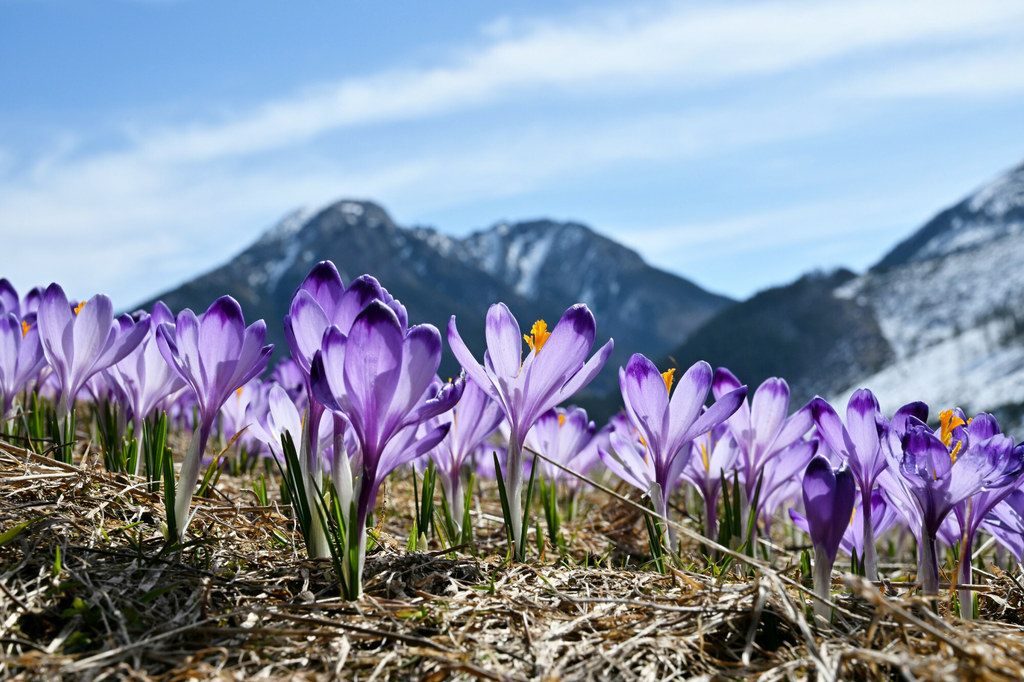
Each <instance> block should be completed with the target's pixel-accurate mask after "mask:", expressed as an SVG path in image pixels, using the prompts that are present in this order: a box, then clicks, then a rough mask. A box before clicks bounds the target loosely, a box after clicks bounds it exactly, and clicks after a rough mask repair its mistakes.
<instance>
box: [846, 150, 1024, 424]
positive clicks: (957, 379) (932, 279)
mask: <svg viewBox="0 0 1024 682" xmlns="http://www.w3.org/2000/svg"><path fill="white" fill-rule="evenodd" d="M835 294H836V295H837V296H839V297H842V298H846V299H847V300H855V301H862V302H867V303H868V304H869V305H870V306H871V308H872V309H873V311H874V314H875V318H876V320H877V321H878V324H879V328H880V329H881V330H882V334H883V335H884V336H885V338H886V340H887V341H888V342H889V344H890V346H891V347H892V349H893V354H894V358H893V360H892V361H891V362H889V363H887V364H886V366H885V367H884V368H881V369H880V370H879V371H877V372H874V373H871V374H868V375H866V376H864V377H862V379H861V383H862V385H866V386H869V387H871V388H872V389H873V390H875V391H876V392H877V393H878V395H879V399H880V401H881V402H882V404H883V408H887V409H890V410H891V409H895V408H896V407H898V406H899V405H902V404H904V403H906V402H909V401H910V400H924V401H925V402H928V403H929V405H932V406H933V410H936V411H937V410H939V409H946V408H949V407H954V406H957V405H959V406H961V407H963V408H964V409H965V411H968V412H978V411H994V412H995V413H996V414H997V416H999V417H1002V419H1003V420H1005V421H1006V423H1007V424H1010V425H1011V426H1014V427H1018V428H1019V427H1024V423H1022V420H1021V417H1022V416H1024V306H1022V305H1021V304H1022V302H1024V164H1021V165H1018V166H1017V167H1015V168H1013V169H1011V170H1010V171H1008V172H1006V173H1004V174H1003V175H1001V176H999V177H997V178H996V179H994V180H993V181H991V182H989V183H988V184H986V185H984V186H983V187H981V188H980V189H978V190H977V191H975V192H974V193H972V194H971V195H970V196H968V197H967V198H966V199H964V200H963V201H961V202H959V203H957V204H956V205H955V206H953V207H951V208H948V209H946V210H945V211H942V212H941V213H939V214H938V215H937V216H936V217H935V218H933V219H932V220H931V221H929V222H928V223H927V224H926V225H924V226H923V227H922V228H921V229H920V230H918V231H917V232H915V233H914V234H913V235H911V237H910V238H909V239H907V240H906V241H904V242H903V243H901V244H899V245H898V246H897V247H896V248H894V249H893V250H892V251H891V252H890V253H888V254H887V255H886V256H885V257H884V258H882V260H881V261H879V263H878V264H877V265H876V266H874V267H873V268H872V269H871V270H870V271H869V272H868V273H866V274H865V275H863V276H861V277H859V278H856V279H854V280H851V281H850V282H847V283H846V284H844V285H842V286H840V287H839V288H837V289H836V291H835ZM853 388H854V387H852V386H847V387H844V389H845V390H843V391H840V392H838V393H839V395H838V396H837V397H839V398H840V399H842V398H844V397H845V396H846V395H848V394H849V393H850V392H851V390H852V389H853ZM1001 423H1003V422H1001ZM1005 425H1006V424H1004V426H1005Z"/></svg>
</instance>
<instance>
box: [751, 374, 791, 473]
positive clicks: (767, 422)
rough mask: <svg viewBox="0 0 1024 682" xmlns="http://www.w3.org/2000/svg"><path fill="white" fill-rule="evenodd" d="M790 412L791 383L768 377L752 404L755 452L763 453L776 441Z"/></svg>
mask: <svg viewBox="0 0 1024 682" xmlns="http://www.w3.org/2000/svg"><path fill="white" fill-rule="evenodd" d="M788 412H789V384H787V383H786V381H785V380H784V379H779V378H776V377H772V378H770V379H766V380H765V381H764V382H763V383H762V384H761V385H760V386H758V387H757V390H756V391H754V397H753V399H752V400H751V404H750V427H751V428H752V429H753V430H754V434H755V435H754V452H755V453H757V454H760V453H763V452H764V451H765V450H767V448H768V447H770V446H771V445H772V443H774V442H775V439H776V437H777V436H778V434H779V430H780V429H781V428H782V423H783V421H784V420H785V419H786V414H787V413H788Z"/></svg>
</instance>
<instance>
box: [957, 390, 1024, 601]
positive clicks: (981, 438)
mask: <svg viewBox="0 0 1024 682" xmlns="http://www.w3.org/2000/svg"><path fill="white" fill-rule="evenodd" d="M939 417H940V435H939V438H940V439H942V440H943V443H944V444H946V445H947V447H952V448H953V450H952V451H951V453H950V454H951V457H953V458H955V457H956V454H954V453H955V452H956V450H957V448H958V447H959V450H961V451H962V450H964V449H967V450H970V449H972V448H974V449H982V450H984V451H986V457H988V458H989V459H995V460H1000V463H999V464H997V468H998V469H1000V470H1002V471H1004V472H1006V473H1005V475H1004V476H1003V477H1001V478H1000V479H998V480H996V481H993V482H992V483H990V484H989V485H987V486H986V487H984V488H982V489H981V490H979V491H978V492H977V493H975V494H974V495H972V496H970V497H968V498H967V499H966V500H964V501H963V502H961V503H960V504H958V505H956V506H955V507H954V508H953V517H951V518H952V519H954V520H955V521H956V526H957V531H959V532H957V533H956V537H958V538H962V539H963V544H962V545H961V548H960V582H961V583H964V584H970V583H971V582H973V580H972V576H973V571H972V567H971V563H972V560H973V552H974V538H975V535H977V533H978V528H979V527H980V526H981V524H982V522H983V521H984V520H985V517H986V516H988V514H989V513H990V512H991V511H992V510H993V509H994V508H995V507H996V506H997V505H998V504H999V503H1000V502H1002V501H1003V500H1004V499H1006V498H1007V497H1008V496H1009V495H1010V494H1011V493H1013V492H1014V491H1015V490H1017V485H1018V483H1019V482H1020V480H1021V474H1022V473H1024V444H1022V445H1020V446H1017V447H1014V444H1013V440H1012V439H1010V438H1009V437H1007V436H1005V435H1003V434H1001V433H1000V432H999V424H998V422H996V419H995V417H993V416H992V415H991V414H986V413H982V414H979V415H977V416H975V417H974V418H973V419H970V420H968V419H965V417H964V415H963V413H962V412H960V411H959V410H957V411H953V410H949V411H945V412H942V413H941V414H940V415H939ZM956 443H959V446H957V445H956ZM972 601H973V594H972V593H971V591H970V590H967V589H962V590H960V613H961V616H962V617H964V618H966V619H968V620H969V619H971V618H973V616H974V609H973V605H972Z"/></svg>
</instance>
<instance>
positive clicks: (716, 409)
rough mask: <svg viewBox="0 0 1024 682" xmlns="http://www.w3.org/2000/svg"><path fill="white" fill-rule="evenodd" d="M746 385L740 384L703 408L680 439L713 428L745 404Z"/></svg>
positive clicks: (689, 438) (693, 436)
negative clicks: (709, 405) (701, 412)
mask: <svg viewBox="0 0 1024 682" xmlns="http://www.w3.org/2000/svg"><path fill="white" fill-rule="evenodd" d="M746 400H747V387H746V386H740V387H739V388H737V389H736V390H735V391H730V392H729V393H726V394H725V395H723V396H722V397H721V398H719V399H718V400H716V401H715V402H714V403H712V404H711V407H709V408H708V409H706V410H704V413H703V414H701V415H700V416H699V417H698V418H697V420H696V421H695V422H693V424H692V425H691V426H690V427H689V428H688V429H687V430H686V431H685V432H684V433H683V436H682V438H681V440H683V441H689V440H692V439H694V438H696V437H697V436H698V435H699V434H701V433H706V432H708V431H710V430H711V429H713V428H715V427H716V426H718V425H719V424H721V423H722V422H724V421H725V420H726V419H728V418H729V417H731V416H732V415H733V413H735V412H736V410H737V408H739V406H740V405H743V404H746Z"/></svg>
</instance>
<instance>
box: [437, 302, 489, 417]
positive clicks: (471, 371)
mask: <svg viewBox="0 0 1024 682" xmlns="http://www.w3.org/2000/svg"><path fill="white" fill-rule="evenodd" d="M448 345H449V347H451V349H452V354H453V355H454V356H455V359H456V360H458V362H459V365H461V366H462V369H463V371H465V372H466V375H467V376H468V377H469V378H470V379H472V380H473V382H474V383H475V384H476V385H477V386H479V387H480V390H482V391H483V392H484V393H486V394H487V395H488V396H489V397H490V398H491V399H492V400H496V401H500V398H499V396H498V390H497V387H496V386H495V385H494V382H493V381H492V380H491V377H490V376H489V375H488V374H487V372H486V371H485V370H484V367H483V365H481V364H480V363H479V362H477V361H476V358H474V357H473V354H472V353H471V352H470V350H469V348H467V347H466V343H465V342H464V341H463V340H462V337H461V336H460V335H459V330H458V328H457V327H456V326H455V316H454V315H452V316H451V318H450V319H449V320H448Z"/></svg>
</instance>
